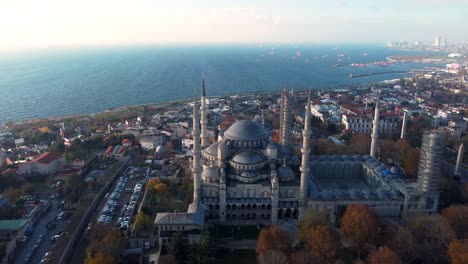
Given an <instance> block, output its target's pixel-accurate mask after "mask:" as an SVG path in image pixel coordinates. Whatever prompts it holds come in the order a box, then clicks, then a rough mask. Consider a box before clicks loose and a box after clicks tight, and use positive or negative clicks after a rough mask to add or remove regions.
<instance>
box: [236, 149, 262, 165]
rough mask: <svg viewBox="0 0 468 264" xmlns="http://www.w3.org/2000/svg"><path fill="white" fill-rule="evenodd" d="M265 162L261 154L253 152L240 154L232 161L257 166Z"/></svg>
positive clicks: (248, 151)
mask: <svg viewBox="0 0 468 264" xmlns="http://www.w3.org/2000/svg"><path fill="white" fill-rule="evenodd" d="M264 160H265V158H264V157H263V156H262V155H261V154H260V153H258V152H255V151H251V150H246V151H242V152H239V153H237V154H236V155H235V156H234V157H233V158H232V161H233V162H235V163H238V164H257V163H261V162H263V161H264Z"/></svg>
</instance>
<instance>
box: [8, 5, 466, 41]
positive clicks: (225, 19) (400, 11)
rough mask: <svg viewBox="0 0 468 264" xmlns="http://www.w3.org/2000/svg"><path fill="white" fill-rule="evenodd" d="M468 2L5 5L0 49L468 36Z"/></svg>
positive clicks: (460, 38) (418, 38)
mask: <svg viewBox="0 0 468 264" xmlns="http://www.w3.org/2000/svg"><path fill="white" fill-rule="evenodd" d="M467 14H468V0H392V1H388V0H324V1H323V0H298V1H294V0H269V1H267V0H258V1H252V0H251V1H248V0H239V1H233V0H191V1H188V0H186V1H183V0H40V1H39V0H0V49H2V48H7V49H12V48H31V47H55V46H94V45H132V44H205V43H269V42H275V43H382V44H384V43H387V42H389V41H392V40H402V39H404V40H409V41H432V40H433V39H434V37H435V36H443V37H446V38H447V40H448V41H449V42H452V43H453V42H462V41H467V40H468V39H467V38H468V15H467Z"/></svg>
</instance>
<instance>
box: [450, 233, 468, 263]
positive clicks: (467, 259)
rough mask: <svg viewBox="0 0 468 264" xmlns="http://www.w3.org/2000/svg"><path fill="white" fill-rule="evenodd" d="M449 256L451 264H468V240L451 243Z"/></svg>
mask: <svg viewBox="0 0 468 264" xmlns="http://www.w3.org/2000/svg"><path fill="white" fill-rule="evenodd" d="M447 254H448V256H449V259H450V263H451V264H466V263H468V239H463V240H456V239H455V240H453V241H452V242H450V245H449V248H448V252H447Z"/></svg>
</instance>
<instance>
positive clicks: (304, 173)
mask: <svg viewBox="0 0 468 264" xmlns="http://www.w3.org/2000/svg"><path fill="white" fill-rule="evenodd" d="M311 134H312V132H311V131H310V90H309V96H308V97H307V107H306V113H305V118H304V130H303V132H302V149H301V154H302V161H301V167H300V171H301V186H300V189H299V207H300V210H299V213H300V217H302V215H303V214H304V211H305V207H306V206H307V185H308V178H309V170H310V168H309V153H310V135H311Z"/></svg>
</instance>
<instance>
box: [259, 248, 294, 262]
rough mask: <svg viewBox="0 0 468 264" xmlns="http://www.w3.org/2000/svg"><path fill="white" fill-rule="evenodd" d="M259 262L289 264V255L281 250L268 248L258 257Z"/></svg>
mask: <svg viewBox="0 0 468 264" xmlns="http://www.w3.org/2000/svg"><path fill="white" fill-rule="evenodd" d="M257 259H258V263H259V264H288V257H287V256H286V254H284V253H283V252H281V251H277V250H273V249H267V250H266V251H265V252H263V253H262V254H260V255H258V257H257Z"/></svg>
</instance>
